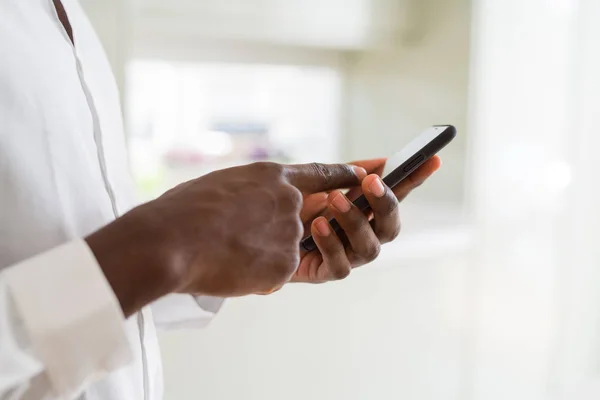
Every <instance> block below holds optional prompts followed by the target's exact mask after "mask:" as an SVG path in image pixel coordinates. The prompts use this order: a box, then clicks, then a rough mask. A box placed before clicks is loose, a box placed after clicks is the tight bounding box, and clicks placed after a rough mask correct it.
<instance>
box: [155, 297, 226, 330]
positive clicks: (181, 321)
mask: <svg viewBox="0 0 600 400" xmlns="http://www.w3.org/2000/svg"><path fill="white" fill-rule="evenodd" d="M223 302H224V299H222V298H219V297H209V296H197V297H194V296H191V295H187V294H170V295H168V296H165V297H163V298H161V299H159V300H158V301H156V302H154V303H152V315H153V317H154V322H155V323H156V325H157V327H158V328H160V329H162V330H173V329H199V328H204V327H205V326H206V325H208V324H209V323H210V321H212V319H213V318H214V316H215V315H216V314H217V312H219V310H220V309H221V306H222V305H223Z"/></svg>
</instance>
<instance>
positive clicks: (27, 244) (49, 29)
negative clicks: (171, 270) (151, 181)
mask: <svg viewBox="0 0 600 400" xmlns="http://www.w3.org/2000/svg"><path fill="white" fill-rule="evenodd" d="M63 3H64V6H65V9H66V11H67V14H68V16H69V20H70V22H71V25H72V27H73V33H74V37H75V46H73V45H72V43H71V42H70V40H69V38H68V36H67V35H66V33H65V31H64V29H63V27H62V25H61V23H60V21H59V20H58V18H57V14H56V11H55V9H54V7H53V5H52V0H2V1H0V58H1V61H0V399H2V400H5V399H11V400H12V399H26V400H29V399H55V398H58V399H71V398H81V399H93V400H99V399H102V400H142V399H144V400H146V399H147V400H158V399H160V398H161V397H162V377H161V374H162V372H161V365H160V353H159V349H158V341H157V338H156V331H155V323H154V318H155V317H156V320H157V321H158V322H162V323H166V324H171V326H177V327H182V326H184V327H185V326H187V327H198V326H203V325H205V324H206V322H207V321H208V320H210V318H211V317H212V316H213V315H214V313H215V312H216V311H217V310H218V308H219V306H220V302H221V301H220V300H219V299H197V300H195V299H193V298H192V297H191V296H184V295H177V296H174V297H167V298H165V299H163V300H161V301H160V302H159V303H158V304H157V310H156V312H157V314H156V315H153V313H152V312H151V310H150V309H149V308H147V309H145V310H143V311H142V312H141V313H139V314H137V315H136V316H134V317H132V318H129V319H128V320H124V319H123V317H122V313H121V310H120V308H119V305H118V302H117V300H116V298H115V296H114V294H113V293H112V291H111V290H110V287H109V285H108V283H107V282H106V280H105V278H104V276H103V274H102V272H101V270H100V268H99V266H98V265H97V263H96V261H95V259H94V257H93V255H92V253H91V251H90V250H89V249H88V248H87V246H86V245H85V242H84V241H82V240H81V238H82V237H85V236H86V235H87V234H89V233H91V232H93V231H94V230H96V229H97V228H99V227H100V226H102V225H105V224H107V223H109V222H110V221H111V220H113V219H114V218H115V216H117V215H119V214H122V213H124V212H126V211H127V210H128V209H130V208H131V207H133V206H134V205H135V204H134V197H133V191H132V183H131V179H130V176H129V173H128V170H127V169H128V168H127V159H126V148H125V142H124V138H123V133H122V121H121V115H120V106H119V101H118V93H117V90H116V87H115V84H114V79H113V77H112V75H111V72H110V68H109V65H108V63H107V61H106V58H105V56H104V53H103V51H102V49H101V46H100V44H99V42H98V40H97V38H96V36H95V34H94V32H93V30H92V28H91V26H90V25H89V23H88V21H87V19H86V18H85V16H84V14H83V12H82V10H81V8H80V6H79V4H77V2H75V1H72V0H69V1H63ZM199 303H200V304H205V303H206V304H207V305H208V306H207V307H206V309H205V310H203V309H202V308H200V307H199V306H198V304H199ZM78 396H81V397H78Z"/></svg>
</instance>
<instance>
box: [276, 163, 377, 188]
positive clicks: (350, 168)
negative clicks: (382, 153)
mask: <svg viewBox="0 0 600 400" xmlns="http://www.w3.org/2000/svg"><path fill="white" fill-rule="evenodd" d="M285 176H286V178H287V180H288V182H289V183H290V184H291V185H293V186H295V187H296V188H298V189H299V190H300V191H301V192H303V193H318V192H325V191H330V190H334V189H342V188H348V187H352V186H357V185H360V182H361V181H362V180H363V178H364V177H366V176H367V171H365V169H364V168H362V167H359V166H355V165H347V164H320V163H311V164H298V165H289V166H287V167H286V169H285Z"/></svg>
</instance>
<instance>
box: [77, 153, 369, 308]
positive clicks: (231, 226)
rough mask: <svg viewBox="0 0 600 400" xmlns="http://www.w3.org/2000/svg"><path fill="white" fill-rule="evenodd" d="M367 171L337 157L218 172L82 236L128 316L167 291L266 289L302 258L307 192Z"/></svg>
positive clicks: (345, 183)
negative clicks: (319, 161)
mask: <svg viewBox="0 0 600 400" xmlns="http://www.w3.org/2000/svg"><path fill="white" fill-rule="evenodd" d="M366 174H367V173H366V171H365V170H364V169H363V168H360V167H352V166H349V165H342V164H340V165H322V164H307V165H296V166H284V165H279V164H274V163H255V164H251V165H246V166H241V167H236V168H229V169H225V170H221V171H216V172H213V173H211V174H208V175H206V176H203V177H200V178H198V179H195V180H193V181H189V182H186V183H184V184H181V185H179V186H177V187H175V188H174V189H172V190H170V191H169V192H167V193H165V194H164V195H162V196H161V197H159V198H157V199H156V200H153V201H150V202H148V203H146V204H144V205H141V206H139V207H137V208H135V209H133V210H132V211H130V212H128V213H127V214H125V215H124V216H122V217H120V218H118V219H116V220H115V221H114V222H112V223H111V224H109V225H107V226H105V227H104V228H102V229H100V230H99V231H97V232H95V233H93V234H92V235H90V236H88V237H87V238H86V241H87V243H88V245H89V247H90V249H91V250H92V252H93V253H94V255H95V257H96V259H97V260H98V263H99V264H100V266H101V268H102V270H103V271H104V274H105V275H106V277H107V279H108V282H109V283H110V284H111V286H112V288H113V290H114V292H115V294H116V295H117V298H118V299H119V301H120V303H121V307H122V308H123V311H124V313H125V315H131V314H133V313H134V312H136V311H138V310H139V309H141V308H142V307H143V306H145V305H147V304H149V303H150V302H152V301H154V300H156V299H158V298H159V297H162V296H164V295H166V294H169V293H172V292H179V293H190V294H194V295H211V296H220V297H232V296H243V295H247V294H255V293H265V292H270V291H272V290H273V288H278V287H281V286H282V285H283V284H285V283H286V282H288V281H289V280H290V279H291V277H292V276H293V274H294V273H295V272H296V269H297V268H298V265H299V263H300V257H301V255H300V250H299V243H300V240H301V239H302V235H303V234H304V227H303V221H302V220H301V218H300V214H301V211H302V206H303V199H304V197H305V196H307V195H308V196H309V195H310V194H314V193H319V192H323V191H330V190H334V189H337V188H344V187H353V186H357V185H359V184H360V181H361V178H363V177H364V176H366Z"/></svg>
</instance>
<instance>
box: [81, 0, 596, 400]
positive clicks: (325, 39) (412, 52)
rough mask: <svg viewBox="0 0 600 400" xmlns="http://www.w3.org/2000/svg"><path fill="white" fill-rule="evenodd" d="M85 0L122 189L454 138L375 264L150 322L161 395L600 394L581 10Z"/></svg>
mask: <svg viewBox="0 0 600 400" xmlns="http://www.w3.org/2000/svg"><path fill="white" fill-rule="evenodd" d="M81 1H82V4H83V5H84V7H85V8H86V10H87V11H88V13H89V16H90V19H91V20H92V22H93V23H94V25H95V26H96V27H97V29H98V33H99V35H100V37H101V39H102V41H103V43H104V45H105V48H106V51H107V53H108V56H109V58H110V60H111V63H112V65H113V67H114V71H115V75H116V77H117V80H118V82H119V85H120V87H121V92H122V101H123V105H124V112H125V120H126V125H127V134H128V146H129V151H130V159H131V166H132V170H133V173H134V176H135V180H136V184H137V189H138V194H139V198H140V201H143V200H147V199H150V198H153V197H154V196H157V195H159V194H160V193H162V192H163V191H164V190H166V189H167V188H169V187H171V186H173V185H175V184H177V183H179V182H181V181H183V180H186V179H189V178H193V177H196V176H198V175H201V174H204V173H207V172H209V171H211V170H214V169H218V168H223V167H227V166H230V165H236V164H242V163H248V162H252V161H256V160H275V161H279V162H286V163H287V162H308V161H322V162H333V161H348V160H354V159H363V158H369V157H380V156H386V155H389V154H390V153H393V152H394V151H395V150H398V149H400V148H402V146H403V145H404V144H406V143H407V142H408V141H409V140H410V139H411V138H412V137H414V136H415V135H417V134H418V133H420V132H421V131H422V130H424V129H425V128H426V127H428V126H430V125H433V124H453V125H455V126H456V127H457V128H458V131H459V136H458V138H457V140H455V141H454V142H453V143H452V144H451V145H450V146H449V147H448V148H447V149H445V150H444V151H443V153H442V157H443V160H444V166H443V168H442V170H441V171H439V172H438V173H437V174H436V176H434V177H433V178H432V179H431V180H430V181H428V182H427V184H426V185H424V186H422V187H421V188H419V190H418V191H417V192H415V193H414V194H413V195H411V198H410V199H409V200H407V201H406V202H405V203H403V204H402V209H401V210H402V214H403V223H404V228H403V233H402V235H401V237H400V239H399V240H398V241H397V243H394V244H391V245H388V246H386V247H385V249H384V251H383V253H382V255H381V257H380V259H379V260H378V261H377V262H375V263H373V264H372V265H370V266H368V267H365V268H362V269H359V270H356V271H355V272H354V273H353V274H352V275H351V276H350V277H349V278H348V279H347V280H345V281H344V282H340V283H334V284H329V285H325V286H317V287H307V286H302V285H298V286H291V287H288V288H285V289H284V290H282V291H281V292H279V293H277V294H275V295H272V296H267V297H249V298H244V299H235V300H231V301H228V302H227V303H226V304H225V306H224V307H223V309H222V312H221V313H220V314H219V315H218V317H217V318H216V319H215V321H214V322H213V323H212V325H211V326H210V327H209V328H208V329H206V330H203V331H187V332H169V333H164V334H163V335H162V336H161V341H162V351H163V358H164V361H165V375H166V399H167V400H175V399H178V400H180V399H181V400H186V399H215V400H216V399H224V400H228V399H256V400H259V399H260V400H279V399H289V400H296V399H298V400H305V399H340V400H341V399H344V400H359V399H360V400H363V399H418V400H420V399H445V400H450V399H457V400H458V399H461V400H462V399H464V400H479V399H482V400H483V399H486V400H488V399H490V400H491V399H516V400H519V399H527V400H535V399H588V398H589V399H592V398H594V399H597V398H599V396H600V268H599V267H600V250H599V249H600V245H599V243H598V242H599V241H600V232H598V231H599V230H600V217H599V214H600V213H599V211H598V209H597V208H598V205H599V204H600V189H599V187H600V185H598V171H600V169H599V168H598V166H597V163H596V162H595V161H596V160H595V151H594V150H595V149H596V148H598V146H599V145H600V135H599V134H598V133H597V129H596V118H595V117H596V116H598V115H600V74H599V73H598V71H600V44H599V42H600V24H598V23H597V21H599V20H600V2H598V1H597V0H471V1H468V0H303V1H292V0H81Z"/></svg>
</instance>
